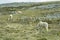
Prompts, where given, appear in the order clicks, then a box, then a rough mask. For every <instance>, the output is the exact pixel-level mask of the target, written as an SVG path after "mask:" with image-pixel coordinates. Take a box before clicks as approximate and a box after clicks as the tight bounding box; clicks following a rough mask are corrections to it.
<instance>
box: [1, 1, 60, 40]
mask: <svg viewBox="0 0 60 40" xmlns="http://www.w3.org/2000/svg"><path fill="white" fill-rule="evenodd" d="M14 4H15V3H14ZM14 4H13V5H14ZM22 4H23V3H22ZM29 4H30V5H29ZM32 4H33V5H32ZM58 4H60V2H47V3H24V5H23V6H18V7H15V6H14V7H2V8H0V40H60V5H58ZM4 5H7V4H4ZM4 5H3V4H2V6H4ZM11 5H12V3H11ZM15 5H16V4H15ZM18 5H19V4H18ZM20 5H21V4H20ZM51 5H52V6H51ZM56 5H57V6H56ZM38 6H39V7H38ZM40 6H44V8H43V7H41V8H40ZM48 6H49V7H48ZM21 7H22V8H21ZM45 7H47V8H45ZM23 8H25V9H23ZM12 11H22V12H23V14H15V13H14V14H13V19H12V20H8V18H9V14H12V13H11V12H12ZM9 12H10V13H9ZM30 17H31V18H32V19H30ZM40 20H42V21H45V22H48V24H49V31H48V32H47V31H46V29H45V28H42V29H41V28H39V29H38V30H37V28H36V25H37V23H38V22H39V21H40Z"/></svg>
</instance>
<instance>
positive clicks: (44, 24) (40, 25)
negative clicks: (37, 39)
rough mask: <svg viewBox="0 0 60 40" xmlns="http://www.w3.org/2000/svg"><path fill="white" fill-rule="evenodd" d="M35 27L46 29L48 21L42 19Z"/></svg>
mask: <svg viewBox="0 0 60 40" xmlns="http://www.w3.org/2000/svg"><path fill="white" fill-rule="evenodd" d="M37 27H45V28H46V30H47V31H48V23H47V22H42V21H40V22H39V23H38V24H37Z"/></svg>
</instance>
